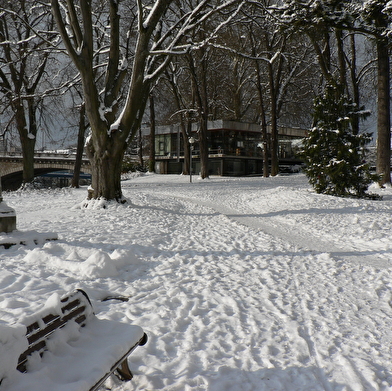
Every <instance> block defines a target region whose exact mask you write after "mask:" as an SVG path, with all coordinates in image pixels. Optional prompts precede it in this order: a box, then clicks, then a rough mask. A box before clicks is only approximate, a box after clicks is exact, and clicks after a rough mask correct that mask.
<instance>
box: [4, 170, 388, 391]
mask: <svg viewBox="0 0 392 391" xmlns="http://www.w3.org/2000/svg"><path fill="white" fill-rule="evenodd" d="M123 190H124V194H125V196H126V197H127V198H128V199H129V200H130V204H129V205H128V206H124V205H116V204H111V205H109V207H108V208H107V209H93V208H91V209H80V208H78V205H79V204H80V203H81V202H82V201H83V199H84V197H85V195H86V189H79V190H71V189H65V190H51V191H48V190H41V191H33V192H28V193H26V192H25V193H17V192H12V193H5V194H3V196H4V199H5V201H6V202H7V204H8V205H9V206H11V207H13V208H14V209H15V210H16V213H17V220H18V223H17V226H18V230H19V231H21V232H23V233H24V234H25V235H26V236H29V233H31V232H34V231H38V232H40V233H46V232H55V233H57V235H58V238H59V240H58V241H54V242H48V243H46V244H44V245H43V244H42V245H41V244H38V245H34V244H27V245H26V246H20V245H18V246H14V247H12V248H10V249H8V250H5V249H0V265H1V269H2V270H1V273H0V292H1V295H0V319H1V321H2V322H1V323H0V325H1V324H2V325H3V327H4V325H6V324H14V323H15V322H21V321H23V318H24V317H25V316H27V315H29V314H32V313H34V312H35V311H37V310H39V309H40V308H41V307H42V305H43V304H44V303H45V301H46V299H47V298H49V297H50V296H51V294H52V293H53V292H59V293H60V294H62V293H66V292H68V291H70V290H73V289H74V288H76V287H77V288H82V289H84V290H86V291H87V293H88V294H89V296H90V297H91V298H92V300H93V305H94V307H95V310H96V312H97V314H98V316H99V317H102V318H107V319H111V320H117V321H123V322H131V323H134V324H137V325H140V326H141V327H142V328H143V329H144V330H145V331H146V332H147V334H148V336H149V342H148V343H147V345H145V346H143V347H139V348H137V349H136V351H135V352H134V353H133V354H132V356H131V358H130V367H131V369H132V370H133V372H134V374H135V378H134V380H133V381H132V382H131V383H130V384H126V385H123V384H120V383H119V381H118V380H109V381H108V382H107V384H106V386H107V388H108V389H113V390H115V391H123V390H124V391H125V390H150V391H153V390H154V391H155V390H168V391H169V390H170V391H184V390H185V391H190V390H195V391H196V390H211V391H241V390H244V391H245V390H249V391H263V390H269V391H272V390H287V391H294V390H298V391H305V390H312V391H313V390H327V391H330V390H335V391H346V390H347V391H348V390H351V391H371V390H392V280H391V272H392V240H391V234H392V231H391V227H392V214H391V210H392V190H391V189H379V190H374V189H373V191H377V192H378V193H380V194H382V195H383V196H384V199H383V201H371V200H353V199H343V198H334V197H330V196H325V195H318V194H315V193H314V192H313V191H312V190H311V189H310V187H309V185H308V184H307V180H306V178H305V177H304V176H303V175H293V176H280V177H276V178H268V179H264V178H216V177H214V178H211V179H209V180H204V181H201V180H197V178H194V182H193V183H189V177H186V176H160V175H145V176H140V177H135V178H133V179H130V180H127V181H125V182H123ZM107 296H125V297H127V298H129V301H128V302H121V301H118V300H109V301H102V299H104V298H106V297H107ZM0 360H3V358H1V357H0ZM38 389H39V388H38ZM0 390H1V391H3V390H2V389H1V386H0Z"/></svg>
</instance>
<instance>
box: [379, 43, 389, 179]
mask: <svg viewBox="0 0 392 391" xmlns="http://www.w3.org/2000/svg"><path fill="white" fill-rule="evenodd" d="M377 65H378V82H377V91H378V106H377V132H378V135H377V163H376V170H377V174H379V175H381V181H380V185H384V184H386V183H391V119H390V92H389V89H390V75H389V71H390V69H389V68H390V65H389V53H388V41H387V40H386V39H383V38H379V39H377Z"/></svg>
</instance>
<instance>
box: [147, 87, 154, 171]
mask: <svg viewBox="0 0 392 391" xmlns="http://www.w3.org/2000/svg"><path fill="white" fill-rule="evenodd" d="M148 171H149V172H155V105H154V95H153V94H152V93H150V157H149V161H148Z"/></svg>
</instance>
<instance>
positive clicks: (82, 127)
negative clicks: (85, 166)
mask: <svg viewBox="0 0 392 391" xmlns="http://www.w3.org/2000/svg"><path fill="white" fill-rule="evenodd" d="M85 115H86V110H85V106H84V103H82V105H81V107H80V112H79V131H78V143H77V145H76V158H75V165H74V172H73V176H72V181H71V187H75V188H79V181H80V170H81V167H82V159H83V151H84V134H85V132H86V124H85Z"/></svg>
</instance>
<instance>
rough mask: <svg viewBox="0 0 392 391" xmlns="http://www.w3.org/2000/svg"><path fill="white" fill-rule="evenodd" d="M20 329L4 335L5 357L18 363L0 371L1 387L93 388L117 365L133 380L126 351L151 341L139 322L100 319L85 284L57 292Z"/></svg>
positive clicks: (31, 390) (34, 390) (33, 390)
mask: <svg viewBox="0 0 392 391" xmlns="http://www.w3.org/2000/svg"><path fill="white" fill-rule="evenodd" d="M20 329H21V327H19V335H18V332H17V331H15V330H14V331H13V333H11V334H10V336H9V338H7V337H6V335H5V334H6V333H4V332H3V339H2V338H1V337H0V344H1V343H3V349H1V346H0V352H1V354H2V355H3V357H0V363H7V365H8V367H9V365H12V366H13V368H14V369H15V368H16V369H17V370H13V371H10V370H8V372H7V371H5V372H4V370H3V373H2V372H1V371H0V391H54V390H56V391H62V390H64V391H88V390H90V391H93V390H97V389H98V388H99V387H100V386H101V385H102V384H103V383H104V381H105V380H106V379H107V378H108V377H109V376H110V375H111V374H113V373H114V372H115V371H117V375H118V376H119V377H120V378H121V379H122V380H131V379H132V373H131V371H130V370H129V367H128V361H127V357H128V356H129V355H130V354H131V352H132V351H133V350H134V349H135V348H136V347H137V346H139V345H144V344H145V343H146V342H147V335H146V334H145V333H144V332H143V330H142V328H141V327H139V326H136V325H130V324H126V323H121V322H116V321H112V320H106V319H98V318H97V317H96V316H95V315H94V312H93V308H92V306H91V302H90V300H89V298H88V296H87V294H86V293H85V292H84V291H82V290H76V291H74V292H72V293H71V294H69V295H67V296H65V297H63V298H61V299H60V298H59V297H58V295H57V296H56V295H54V296H53V297H52V298H51V299H50V300H49V301H48V303H47V304H46V306H45V308H44V309H43V310H42V311H40V312H39V313H38V314H36V315H34V316H33V317H32V319H31V323H30V322H29V323H28V326H27V327H22V329H23V330H22V331H23V332H25V336H23V335H21V333H20V331H21V330H20ZM1 332H2V330H1V329H0V333H1ZM21 336H22V338H20V337H21ZM12 339H14V342H15V340H16V341H17V343H16V344H15V343H12V341H11V340H12ZM22 340H23V341H22ZM15 345H16V348H12V347H11V346H15ZM4 353H6V354H7V356H8V357H4Z"/></svg>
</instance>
